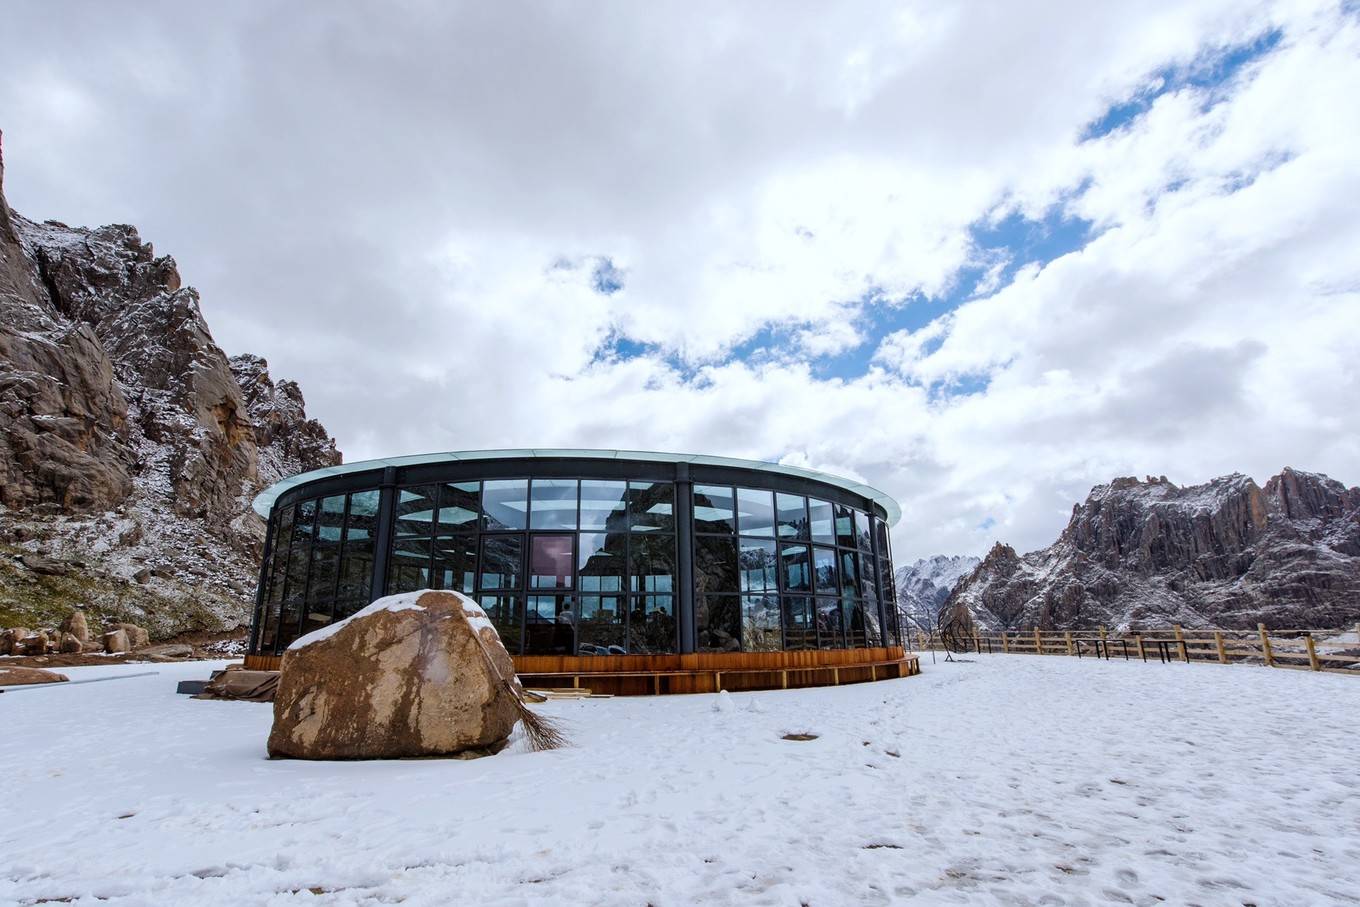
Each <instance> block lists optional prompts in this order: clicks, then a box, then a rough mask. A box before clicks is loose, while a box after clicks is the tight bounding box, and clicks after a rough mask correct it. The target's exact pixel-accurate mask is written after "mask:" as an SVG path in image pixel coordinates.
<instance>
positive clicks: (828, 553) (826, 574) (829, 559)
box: [812, 548, 841, 594]
mask: <svg viewBox="0 0 1360 907" xmlns="http://www.w3.org/2000/svg"><path fill="white" fill-rule="evenodd" d="M812 576H813V584H814V585H815V586H816V589H817V591H818V592H830V593H832V594H835V593H839V592H840V591H841V584H840V582H839V580H838V579H837V577H836V550H835V549H834V548H813V549H812Z"/></svg>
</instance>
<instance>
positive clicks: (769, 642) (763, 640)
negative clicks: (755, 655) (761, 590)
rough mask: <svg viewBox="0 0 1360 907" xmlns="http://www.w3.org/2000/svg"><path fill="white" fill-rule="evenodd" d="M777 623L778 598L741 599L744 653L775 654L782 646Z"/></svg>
mask: <svg viewBox="0 0 1360 907" xmlns="http://www.w3.org/2000/svg"><path fill="white" fill-rule="evenodd" d="M783 643H784V640H783V633H782V632H781V630H780V621H779V596H778V595H775V594H774V593H767V594H764V595H743V596H742V597H741V647H742V650H743V651H746V652H775V651H778V650H779V649H780V648H781V647H782V646H783Z"/></svg>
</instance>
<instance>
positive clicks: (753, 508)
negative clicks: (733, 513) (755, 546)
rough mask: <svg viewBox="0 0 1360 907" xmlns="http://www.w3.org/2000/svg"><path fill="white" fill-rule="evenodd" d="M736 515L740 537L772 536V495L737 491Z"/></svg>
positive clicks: (745, 489) (755, 491) (739, 489)
mask: <svg viewBox="0 0 1360 907" xmlns="http://www.w3.org/2000/svg"><path fill="white" fill-rule="evenodd" d="M737 514H738V521H739V527H740V530H741V534H742V535H766V536H770V535H774V493H773V492H769V491H757V490H755V489H753V488H738V489H737Z"/></svg>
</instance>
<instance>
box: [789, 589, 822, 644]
mask: <svg viewBox="0 0 1360 907" xmlns="http://www.w3.org/2000/svg"><path fill="white" fill-rule="evenodd" d="M784 647H785V648H787V649H815V648H817V622H816V620H815V619H814V617H813V613H812V599H811V598H808V597H807V596H806V595H786V596H784Z"/></svg>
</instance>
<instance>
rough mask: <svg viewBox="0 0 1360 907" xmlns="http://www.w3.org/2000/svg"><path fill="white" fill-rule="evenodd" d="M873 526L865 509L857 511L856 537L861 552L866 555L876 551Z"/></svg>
mask: <svg viewBox="0 0 1360 907" xmlns="http://www.w3.org/2000/svg"><path fill="white" fill-rule="evenodd" d="M873 535H874V531H873V527H872V526H871V525H870V523H869V515H868V514H867V513H865V512H864V511H863V510H856V511H855V539H856V541H857V543H858V545H859V553H860V554H862V555H864V556H865V557H868V556H870V555H871V554H873V553H874V542H873Z"/></svg>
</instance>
